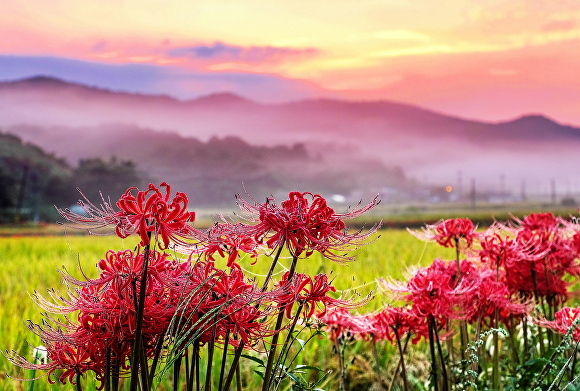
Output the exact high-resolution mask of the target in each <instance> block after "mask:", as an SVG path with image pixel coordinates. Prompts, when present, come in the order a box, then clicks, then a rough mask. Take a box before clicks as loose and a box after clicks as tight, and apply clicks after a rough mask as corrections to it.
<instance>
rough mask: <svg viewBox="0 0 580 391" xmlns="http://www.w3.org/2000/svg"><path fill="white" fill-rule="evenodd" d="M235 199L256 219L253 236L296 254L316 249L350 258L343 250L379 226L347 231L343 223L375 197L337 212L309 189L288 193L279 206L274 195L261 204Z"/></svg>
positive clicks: (334, 256)
mask: <svg viewBox="0 0 580 391" xmlns="http://www.w3.org/2000/svg"><path fill="white" fill-rule="evenodd" d="M237 198H238V204H239V206H240V208H241V209H242V211H243V212H245V213H246V215H247V217H248V219H249V220H252V221H257V222H258V224H256V225H254V226H253V233H254V237H255V238H256V239H257V240H260V241H265V242H266V245H267V246H268V247H269V248H277V247H279V246H282V245H285V246H286V247H287V248H288V249H289V250H290V252H291V254H292V255H293V256H295V257H299V256H301V255H305V256H309V255H311V254H312V253H313V252H315V251H317V252H319V253H321V254H322V255H324V256H325V257H327V258H328V259H331V260H333V261H336V262H345V261H349V260H351V259H352V257H350V256H348V255H347V254H345V253H344V251H348V250H353V249H356V248H358V247H360V246H362V245H363V244H365V241H366V240H367V239H368V238H369V237H370V235H372V234H373V233H374V232H376V230H377V229H378V228H379V225H375V226H374V227H372V228H371V229H370V230H369V231H367V232H362V231H358V232H354V233H349V232H348V231H347V229H346V224H345V222H344V220H346V219H352V218H355V217H358V216H360V215H362V214H363V213H365V212H367V211H368V210H370V209H372V208H373V207H374V206H376V205H377V204H378V200H377V199H374V200H373V201H371V202H370V203H369V204H368V205H366V206H364V207H362V208H360V209H357V210H352V211H349V212H347V213H344V214H340V213H336V212H335V211H334V209H332V208H331V207H329V206H328V204H327V202H326V200H325V199H324V198H323V197H322V196H320V195H318V194H312V193H308V192H305V193H300V192H297V191H294V192H291V193H290V194H289V195H288V199H287V200H285V201H282V202H281V203H280V205H277V204H276V202H275V201H274V199H273V198H269V199H267V200H266V202H265V203H263V204H259V203H257V202H255V201H254V202H253V203H250V202H248V201H246V200H244V199H243V198H241V197H240V196H238V197H237Z"/></svg>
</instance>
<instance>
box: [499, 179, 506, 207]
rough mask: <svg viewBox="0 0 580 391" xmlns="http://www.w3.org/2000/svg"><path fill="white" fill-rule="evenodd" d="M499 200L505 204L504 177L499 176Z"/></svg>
mask: <svg viewBox="0 0 580 391" xmlns="http://www.w3.org/2000/svg"><path fill="white" fill-rule="evenodd" d="M499 199H500V201H501V203H502V204H505V175H504V174H501V175H500V176H499Z"/></svg>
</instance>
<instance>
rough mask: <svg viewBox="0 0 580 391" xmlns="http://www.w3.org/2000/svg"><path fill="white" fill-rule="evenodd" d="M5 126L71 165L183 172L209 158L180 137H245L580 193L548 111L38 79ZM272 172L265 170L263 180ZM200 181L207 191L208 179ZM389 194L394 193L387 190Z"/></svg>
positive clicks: (449, 178)
mask: <svg viewBox="0 0 580 391" xmlns="http://www.w3.org/2000/svg"><path fill="white" fill-rule="evenodd" d="M0 127H2V128H3V129H6V130H9V131H10V132H13V133H15V134H18V135H19V136H21V137H23V139H25V140H27V141H32V142H35V143H37V144H39V145H42V146H43V147H45V148H46V149H47V150H49V151H52V152H55V153H57V154H59V155H61V156H64V157H66V158H67V159H69V160H71V161H74V160H75V159H78V158H80V157H81V156H89V155H87V150H89V152H90V153H91V154H92V155H94V156H110V155H111V154H112V153H115V154H119V155H120V156H124V155H121V154H126V153H130V154H131V156H133V158H134V159H136V160H139V163H138V164H139V165H140V166H141V165H143V167H145V164H144V163H145V162H146V160H147V159H149V160H151V161H154V160H156V159H158V155H159V154H161V155H164V156H171V158H172V159H177V157H178V156H184V157H185V156H187V159H185V158H184V159H181V160H180V163H179V164H180V167H181V166H183V164H184V161H186V160H191V161H195V162H197V163H196V164H199V161H200V159H196V158H195V156H192V155H196V154H191V153H189V151H192V150H195V148H196V147H195V145H194V144H195V143H190V142H189V141H187V142H185V141H179V140H178V139H177V138H176V137H177V135H179V136H180V137H182V138H183V139H185V140H187V139H189V138H195V139H197V140H198V141H199V142H203V143H207V142H209V141H210V140H211V139H212V137H217V138H218V139H220V140H222V139H227V138H228V137H235V138H237V139H239V140H243V142H244V143H247V144H248V145H255V146H257V145H259V146H263V147H268V148H275V147H276V146H280V145H286V146H292V145H295V144H297V143H298V144H301V145H303V147H304V149H305V151H306V152H307V154H308V156H309V158H310V159H315V158H316V157H322V158H323V159H324V161H325V162H327V163H330V162H331V161H332V164H327V165H316V164H315V163H312V162H310V163H309V164H310V167H319V168H320V169H319V170H318V171H325V170H327V169H328V168H329V167H334V168H335V169H336V168H337V167H338V166H340V168H341V169H342V168H344V167H349V166H358V167H359V169H357V170H358V172H359V173H360V171H361V169H360V168H361V167H366V169H365V170H362V172H363V173H364V172H366V174H373V175H374V173H372V171H375V167H378V168H377V172H379V173H380V172H381V170H383V169H387V171H389V172H392V171H393V170H394V167H399V170H402V171H403V172H404V174H405V175H406V177H408V178H415V181H421V182H424V183H425V182H428V183H429V184H437V185H440V186H444V185H447V184H453V185H454V186H458V187H461V183H462V182H461V178H465V180H468V179H469V178H473V179H476V180H477V183H478V185H479V186H481V187H483V188H487V189H490V190H491V189H496V190H497V189H498V187H499V183H500V180H502V179H500V178H504V180H502V181H504V182H502V183H504V185H505V189H506V190H508V191H511V192H519V189H520V187H522V186H524V185H523V184H524V183H525V184H526V186H527V189H529V191H532V190H533V191H536V192H545V191H546V190H545V187H546V184H548V183H549V182H550V181H551V180H556V181H557V182H558V183H560V184H561V186H564V183H568V185H567V186H568V187H569V188H570V190H571V191H580V174H576V173H575V172H573V170H570V168H571V167H577V166H578V165H579V164H580V155H579V154H578V153H577V151H578V149H579V148H580V129H579V128H577V127H573V126H568V125H563V124H559V123H557V122H555V121H553V120H551V119H549V118H547V117H545V116H542V115H539V114H531V115H524V116H522V117H520V118H517V119H514V120H511V121H506V122H503V123H489V122H481V121H476V120H469V119H463V118H456V117H452V116H447V115H444V114H441V113H436V112H433V111H429V110H424V109H422V108H420V107H416V106H412V105H407V104H400V103H396V102H389V101H374V102H351V101H339V100H332V99H314V100H303V101H297V102H288V103H284V104H258V103H255V102H252V101H250V100H247V99H245V98H243V97H239V96H237V95H233V94H229V93H224V94H215V95H211V96H207V97H202V98H199V99H195V100H189V101H180V100H177V99H174V98H172V97H169V96H148V95H140V94H130V93H121V92H113V91H108V90H104V89H99V88H95V87H90V86H84V85H80V84H73V83H67V82H63V81H60V80H56V79H51V78H46V77H37V78H31V79H26V80H19V81H12V82H3V83H0ZM112 129H116V130H112ZM131 129H133V130H135V129H142V130H143V129H144V130H147V131H155V132H162V134H163V135H164V136H163V137H164V138H167V140H174V141H173V144H171V145H170V146H168V145H166V146H165V147H163V148H160V150H161V151H162V152H157V153H153V152H151V151H150V153H149V155H148V157H147V159H146V158H145V157H144V156H140V157H137V156H135V155H136V154H139V153H140V152H138V151H145V150H147V151H149V150H150V144H151V143H154V145H155V143H160V140H159V138H153V139H155V141H153V139H151V138H149V136H147V137H146V138H143V137H144V136H143V134H140V135H138V134H137V133H135V132H133V133H131V132H132V131H131ZM118 132H123V133H124V134H125V137H122V136H121V135H120V134H118ZM130 134H133V136H130ZM120 138H124V139H125V140H127V141H123V140H120ZM120 145H125V147H124V149H123V148H121V147H120ZM148 145H149V146H148ZM89 146H90V148H89ZM129 146H130V148H129ZM186 146H187V147H186ZM239 147H240V148H246V146H244V145H242V144H240V145H239ZM128 148H129V149H131V151H129V152H128V151H127V149H128ZM168 148H169V149H168ZM173 149H177V150H173ZM185 150H187V151H185ZM252 153H253V152H252ZM341 155H342V156H341ZM236 159H240V157H239V156H236V157H235V159H233V158H232V159H229V160H228V159H227V158H225V159H224V160H223V162H224V164H222V165H220V164H221V163H220V162H219V161H218V160H219V159H214V160H212V167H213V166H214V165H216V167H218V169H216V170H214V172H215V171H219V170H220V169H219V167H221V169H222V174H223V168H225V167H227V168H228V169H231V170H232V172H235V171H236V166H237V164H236V162H237V160H236ZM273 160H274V161H275V160H276V159H273ZM282 160H284V159H282ZM303 160H304V159H303ZM305 161H309V160H305ZM226 162H227V163H226ZM361 162H366V163H361ZM244 164H245V163H244ZM268 164H269V165H273V164H274V163H272V161H268ZM296 164H297V165H296V166H294V168H293V169H290V170H289V171H293V172H297V171H301V172H302V173H303V175H305V174H308V175H310V172H309V170H310V169H304V167H302V166H301V165H299V164H298V163H296ZM152 166H154V165H153V164H150V165H149V166H147V168H146V169H147V170H151V169H152ZM155 166H157V165H155ZM186 166H187V164H186ZM274 166H275V165H274ZM274 166H272V167H274ZM278 166H281V167H288V164H287V163H284V164H280V165H278ZM278 166H276V168H272V169H270V170H269V172H270V173H272V172H274V173H275V174H273V175H271V176H270V178H271V180H270V182H271V183H273V182H272V181H279V180H280V179H279V178H280V174H279V172H280V170H281V168H279V167H278ZM188 167H189V169H191V167H190V166H188ZM203 167H204V170H210V171H211V169H212V167H209V166H207V165H206V166H203ZM173 169H174V170H175V168H173ZM357 170H355V171H357ZM266 171H267V170H266ZM335 171H336V170H335ZM351 171H352V170H351ZM264 172H265V171H264V170H262V171H260V170H256V176H260V175H262V173H264ZM258 173H260V174H258ZM160 174H163V173H161V172H160ZM222 174H220V175H222ZM264 175H266V176H267V174H264ZM268 175H269V174H268ZM373 175H370V176H373ZM232 176H235V175H233V174H232V175H230V177H229V178H230V179H231V177H232ZM374 176H375V177H376V176H378V175H374ZM338 177H339V178H343V177H344V175H341V174H339V176H338ZM357 177H358V175H355V178H357ZM195 178H198V180H200V183H205V182H204V180H205V179H200V175H197V174H196V175H195ZM212 178H214V177H212ZM262 178H265V177H262ZM314 182H315V183H316V182H317V181H314ZM331 182H332V181H331ZM238 183H239V181H238ZM365 183H368V181H367V182H365ZM466 183H467V182H466ZM354 185H355V184H353V186H354ZM356 185H357V186H358V184H356ZM381 186H383V187H384V186H386V185H383V184H379V185H378V186H377V187H379V188H380V187H381ZM543 189H544V190H543ZM575 189H576V190H575ZM464 193H465V191H464Z"/></svg>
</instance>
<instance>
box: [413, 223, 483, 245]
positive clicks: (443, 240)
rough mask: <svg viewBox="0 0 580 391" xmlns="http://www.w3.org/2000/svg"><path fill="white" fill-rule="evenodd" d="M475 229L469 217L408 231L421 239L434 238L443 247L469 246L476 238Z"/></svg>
mask: <svg viewBox="0 0 580 391" xmlns="http://www.w3.org/2000/svg"><path fill="white" fill-rule="evenodd" d="M475 229H476V227H475V226H474V225H473V222H472V221H471V220H470V219H449V220H442V221H439V222H438V223H436V224H433V225H427V226H426V227H425V228H423V231H422V232H415V231H411V230H409V232H410V233H411V234H413V235H414V236H416V237H418V238H419V239H422V240H434V241H436V242H437V243H438V244H440V245H441V246H443V247H454V248H457V247H460V248H470V247H471V246H472V245H473V241H474V240H475V239H477V238H478V235H477V233H476V232H475Z"/></svg>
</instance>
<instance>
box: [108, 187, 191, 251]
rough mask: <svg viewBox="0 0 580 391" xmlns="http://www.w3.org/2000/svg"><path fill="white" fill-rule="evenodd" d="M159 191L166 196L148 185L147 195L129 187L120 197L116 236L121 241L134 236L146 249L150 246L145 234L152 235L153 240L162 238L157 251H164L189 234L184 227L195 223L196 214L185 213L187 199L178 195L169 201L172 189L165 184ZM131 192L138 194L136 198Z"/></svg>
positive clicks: (187, 229)
mask: <svg viewBox="0 0 580 391" xmlns="http://www.w3.org/2000/svg"><path fill="white" fill-rule="evenodd" d="M160 187H164V188H165V195H163V194H162V193H161V191H159V189H158V188H157V187H155V186H154V185H153V184H149V188H148V189H147V190H146V191H140V190H139V189H138V188H136V187H132V188H129V189H128V190H127V191H126V192H125V194H123V195H122V196H121V199H120V200H119V201H117V206H118V207H119V209H120V211H119V212H118V213H117V214H116V217H117V218H118V219H119V220H118V223H117V226H116V230H117V235H119V236H120V237H122V238H124V237H127V236H129V235H130V234H132V233H135V232H137V233H138V234H139V236H140V237H141V246H146V245H147V244H149V237H148V235H147V232H154V233H155V236H156V237H158V236H161V240H162V243H163V245H160V248H161V249H164V248H167V246H169V242H170V240H171V239H173V240H179V236H181V235H188V234H189V233H190V231H191V227H190V226H189V225H187V223H188V222H190V221H194V220H195V213H194V212H188V211H187V204H188V199H187V195H185V193H180V192H177V193H175V196H174V197H173V199H172V200H171V201H169V198H170V193H171V187H170V186H169V185H168V184H167V183H165V182H163V183H161V185H160ZM134 191H137V194H136V195H134V194H133V192H134Z"/></svg>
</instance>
